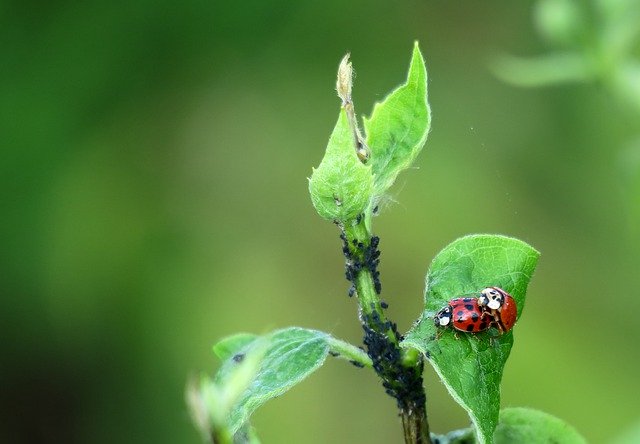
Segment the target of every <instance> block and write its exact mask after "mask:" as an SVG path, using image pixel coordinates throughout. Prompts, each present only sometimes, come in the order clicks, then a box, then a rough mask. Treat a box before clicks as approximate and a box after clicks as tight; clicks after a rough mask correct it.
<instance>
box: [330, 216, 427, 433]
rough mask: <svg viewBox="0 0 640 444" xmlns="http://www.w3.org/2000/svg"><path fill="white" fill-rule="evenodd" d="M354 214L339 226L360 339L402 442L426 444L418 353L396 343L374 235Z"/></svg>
mask: <svg viewBox="0 0 640 444" xmlns="http://www.w3.org/2000/svg"><path fill="white" fill-rule="evenodd" d="M364 220H365V217H359V218H358V219H357V220H356V221H354V223H353V224H352V225H349V226H341V227H340V228H341V229H342V234H341V238H342V240H343V242H344V245H343V253H344V255H345V257H346V277H347V279H348V280H349V281H350V282H351V283H352V290H350V292H349V294H352V293H354V294H355V295H357V298H358V303H359V314H360V321H361V322H362V327H363V329H364V332H365V336H364V343H365V345H366V346H367V353H368V355H369V357H370V358H371V361H372V366H373V368H374V370H375V371H376V373H377V374H378V376H380V378H381V379H382V386H383V387H384V388H385V391H386V392H387V394H389V395H390V396H393V397H394V398H395V399H396V401H397V404H398V409H399V410H400V416H401V417H402V426H403V429H404V439H405V443H406V444H431V437H430V435H429V423H428V422H427V414H426V395H425V392H424V387H423V385H422V370H423V362H422V357H421V355H420V354H419V353H416V352H415V351H410V350H404V349H401V348H400V341H401V340H402V336H401V335H400V333H398V330H397V326H396V324H395V323H394V322H391V321H390V320H389V319H388V318H387V316H386V314H385V312H384V308H386V304H385V305H384V306H383V304H382V302H381V300H380V297H379V294H380V292H381V289H382V287H381V285H380V281H379V273H378V270H377V267H378V264H379V262H380V260H379V256H380V252H379V251H378V242H379V239H378V237H375V236H372V235H371V233H370V232H369V230H368V229H367V226H366V224H365V222H364Z"/></svg>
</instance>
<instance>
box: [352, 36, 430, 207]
mask: <svg viewBox="0 0 640 444" xmlns="http://www.w3.org/2000/svg"><path fill="white" fill-rule="evenodd" d="M430 124H431V111H430V109H429V103H428V102H427V70H426V68H425V65H424V59H423V58H422V54H421V53H420V48H419V47H418V42H416V43H415V46H414V48H413V57H412V59H411V65H410V67H409V75H408V77H407V82H406V83H405V84H404V85H402V86H400V87H399V88H397V89H396V90H395V91H393V92H392V93H391V94H389V95H388V96H387V97H386V98H385V99H384V101H383V102H382V103H376V105H375V106H374V108H373V113H372V114H371V118H369V119H366V118H365V119H364V127H365V132H366V135H367V145H368V146H369V149H370V150H371V164H372V167H373V174H374V178H375V179H374V193H375V195H376V196H380V195H382V194H383V193H384V192H385V191H386V190H387V189H388V188H389V187H390V186H391V185H393V182H394V181H395V180H396V177H397V176H398V174H399V173H400V172H401V171H402V170H404V169H406V168H408V167H409V166H411V164H412V163H413V161H414V159H415V158H416V156H417V155H418V153H420V150H422V147H423V146H424V144H425V142H426V140H427V134H428V132H429V126H430Z"/></svg>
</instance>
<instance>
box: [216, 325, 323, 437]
mask: <svg viewBox="0 0 640 444" xmlns="http://www.w3.org/2000/svg"><path fill="white" fill-rule="evenodd" d="M240 336H241V337H243V339H248V336H249V335H240ZM328 337H329V335H328V334H326V333H323V332H320V331H316V330H308V329H304V328H298V327H290V328H286V329H283V330H277V331H275V332H273V333H271V334H269V335H267V336H266V337H255V338H254V340H253V341H251V340H249V341H246V340H237V341H234V340H232V339H233V338H235V336H234V337H231V338H227V339H224V340H223V341H221V342H220V343H223V344H226V345H225V347H224V348H225V350H227V351H228V352H229V353H230V354H227V356H228V359H227V360H226V361H225V362H224V363H223V364H222V367H221V368H220V370H219V371H218V373H217V374H216V376H215V382H216V383H217V384H219V385H224V383H225V380H227V379H228V378H229V377H230V375H232V374H233V371H234V368H235V367H236V366H238V364H239V362H242V361H243V360H244V359H246V357H247V356H248V355H249V354H250V353H252V351H254V346H255V345H256V344H257V342H259V339H261V338H264V339H266V340H267V341H268V345H267V349H266V352H264V356H263V357H262V360H261V363H260V369H259V370H258V372H257V375H256V376H255V378H254V380H253V382H252V383H251V384H250V385H249V388H248V389H247V390H246V391H245V392H244V393H243V394H242V395H241V396H240V399H239V400H238V402H237V403H236V405H235V407H234V408H233V409H232V411H231V414H230V415H229V421H228V427H229V430H230V431H231V433H234V434H235V433H236V432H237V431H238V430H239V429H240V428H241V427H242V426H243V424H245V423H246V422H247V420H248V419H249V417H250V416H251V414H252V413H253V412H254V411H255V410H256V409H257V408H258V407H260V406H261V405H262V404H264V403H265V402H267V401H268V400H270V399H272V398H275V397H276V396H280V395H282V394H283V393H285V392H286V391H287V390H289V389H290V388H291V387H293V386H294V385H296V384H297V383H299V382H300V381H302V380H303V379H304V378H306V377H307V376H309V375H310V374H311V373H312V372H313V371H315V370H316V369H317V368H319V367H320V366H321V365H322V364H323V363H324V361H325V359H326V357H327V354H328V353H329V345H328V342H327V338H328ZM220 343H219V344H220ZM229 344H237V345H238V347H237V348H233V347H228V345H229ZM216 347H217V345H216Z"/></svg>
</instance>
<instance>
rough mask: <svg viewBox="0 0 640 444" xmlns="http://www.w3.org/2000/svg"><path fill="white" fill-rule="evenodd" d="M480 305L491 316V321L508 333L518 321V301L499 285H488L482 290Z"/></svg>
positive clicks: (501, 331)
mask: <svg viewBox="0 0 640 444" xmlns="http://www.w3.org/2000/svg"><path fill="white" fill-rule="evenodd" d="M478 306H479V307H480V309H481V310H482V311H483V312H484V313H485V314H488V315H490V316H491V318H492V320H491V323H492V324H493V325H495V327H496V328H497V329H498V330H500V333H506V332H508V331H509V330H511V328H513V325H514V324H515V323H516V319H517V317H518V307H517V306H516V301H515V299H513V297H511V295H510V294H509V293H507V292H506V291H504V290H503V289H502V288H498V287H488V288H485V289H484V290H482V291H481V292H480V297H478Z"/></svg>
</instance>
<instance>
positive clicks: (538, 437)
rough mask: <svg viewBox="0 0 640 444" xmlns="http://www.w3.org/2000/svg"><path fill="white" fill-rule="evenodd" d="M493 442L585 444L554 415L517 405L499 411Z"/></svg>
mask: <svg viewBox="0 0 640 444" xmlns="http://www.w3.org/2000/svg"><path fill="white" fill-rule="evenodd" d="M494 442H495V443H496V444H513V443H527V444H549V443H555V444H586V442H587V441H586V440H585V439H584V438H583V437H582V436H580V434H579V433H578V432H577V431H576V430H575V429H574V428H573V427H571V426H570V425H568V424H567V423H565V422H564V421H562V420H560V419H558V418H556V417H555V416H552V415H550V414H548V413H544V412H541V411H538V410H533V409H528V408H523V407H518V408H509V409H504V410H502V411H501V412H500V423H499V424H498V427H497V428H496V432H495V435H494ZM633 442H638V441H633Z"/></svg>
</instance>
